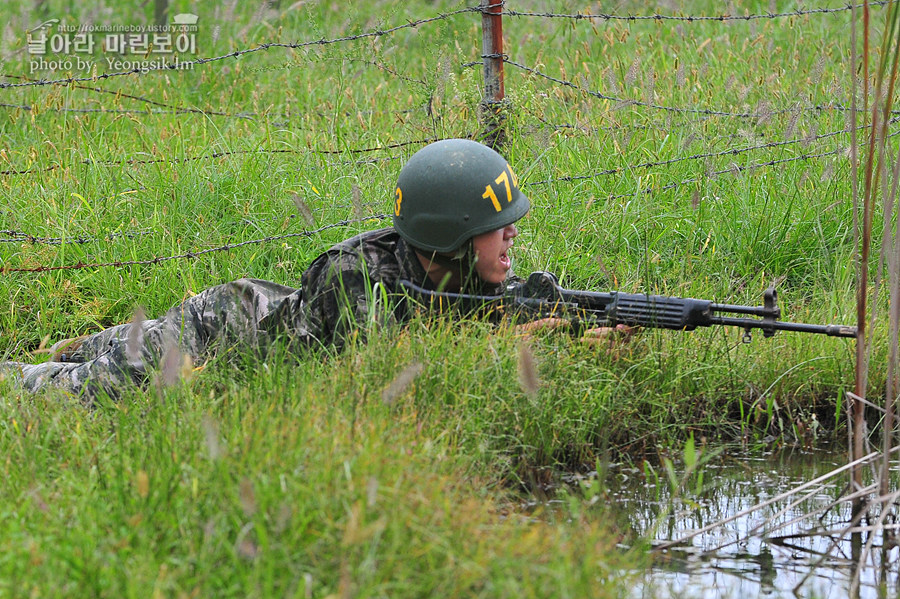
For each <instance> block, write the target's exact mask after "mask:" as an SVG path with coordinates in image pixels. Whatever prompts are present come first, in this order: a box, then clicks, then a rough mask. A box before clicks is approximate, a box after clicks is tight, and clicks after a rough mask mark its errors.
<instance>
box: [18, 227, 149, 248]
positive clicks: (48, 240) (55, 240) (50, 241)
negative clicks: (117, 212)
mask: <svg viewBox="0 0 900 599" xmlns="http://www.w3.org/2000/svg"><path fill="white" fill-rule="evenodd" d="M152 233H153V231H152V230H150V229H142V230H140V231H123V232H120V233H110V234H108V235H103V236H101V237H85V236H83V235H78V236H75V237H41V236H38V235H32V234H30V233H26V232H24V231H16V230H14V229H3V230H0V235H5V236H6V237H7V239H0V243H30V244H33V245H64V244H67V243H73V244H76V245H83V244H88V243H97V242H99V241H114V240H116V239H123V238H125V239H137V238H138V237H143V236H145V235H151V234H152Z"/></svg>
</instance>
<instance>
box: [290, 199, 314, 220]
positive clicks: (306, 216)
mask: <svg viewBox="0 0 900 599" xmlns="http://www.w3.org/2000/svg"><path fill="white" fill-rule="evenodd" d="M291 199H292V200H293V201H294V206H296V207H297V214H298V215H299V216H300V218H302V219H303V222H305V223H306V226H308V227H310V228H313V227H315V226H316V219H315V217H314V216H313V213H312V210H310V209H309V206H308V205H307V204H306V202H304V201H303V198H301V197H300V196H299V194H297V193H295V192H291Z"/></svg>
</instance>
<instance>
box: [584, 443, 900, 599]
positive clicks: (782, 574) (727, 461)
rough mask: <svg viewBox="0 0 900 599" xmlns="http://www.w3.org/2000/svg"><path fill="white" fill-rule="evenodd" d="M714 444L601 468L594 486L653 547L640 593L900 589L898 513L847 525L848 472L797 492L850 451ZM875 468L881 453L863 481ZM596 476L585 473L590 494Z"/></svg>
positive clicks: (623, 523) (831, 594)
mask: <svg viewBox="0 0 900 599" xmlns="http://www.w3.org/2000/svg"><path fill="white" fill-rule="evenodd" d="M713 453H716V452H714V451H710V450H705V451H704V452H703V453H701V454H700V455H699V456H698V454H697V452H693V455H691V453H690V452H689V453H687V454H685V455H679V456H677V457H676V456H673V458H672V459H671V461H670V463H671V466H672V467H671V468H667V467H666V464H665V462H656V463H653V464H651V463H647V464H641V465H639V466H634V465H630V466H623V465H617V466H616V465H614V466H610V467H609V468H608V469H606V471H605V472H603V473H601V475H600V476H599V479H601V480H604V481H605V483H603V484H597V485H596V487H595V489H602V491H601V497H602V500H603V501H604V503H606V504H607V505H611V506H612V507H613V513H614V515H615V518H616V520H617V521H618V523H619V526H620V528H622V529H623V530H626V531H630V532H631V533H633V534H634V535H637V536H641V537H645V538H649V539H652V540H653V544H654V545H655V546H656V547H657V550H656V551H655V552H654V553H655V555H656V557H657V559H656V562H655V566H654V568H653V569H652V571H651V572H650V574H649V575H648V576H647V577H646V579H645V580H644V582H643V583H642V584H639V585H638V586H637V587H636V588H635V590H634V592H633V594H632V596H633V597H704V598H705V597H716V598H719V597H742V598H743V597H822V598H829V599H830V598H838V597H850V596H858V597H865V598H869V597H872V598H874V597H882V596H888V597H896V596H898V591H900V584H898V570H900V565H898V562H900V549H898V548H896V547H893V546H892V545H891V541H890V540H889V539H887V540H886V537H885V534H884V531H885V530H889V529H890V527H891V526H893V525H894V522H893V521H892V520H891V519H886V520H885V521H882V522H879V521H877V516H876V518H872V517H870V518H869V519H867V520H866V519H864V520H862V521H861V522H858V523H856V525H855V529H860V530H859V531H858V532H855V533H848V532H846V530H847V528H848V526H850V525H851V520H852V515H853V509H852V504H851V503H850V502H842V503H838V504H835V501H836V500H838V499H840V498H842V497H845V496H846V495H847V494H848V493H849V486H848V484H849V476H848V474H847V473H846V472H845V473H842V474H839V475H837V476H834V477H832V478H828V479H826V480H822V481H821V482H817V483H815V484H811V485H808V486H807V487H806V488H805V489H804V490H803V492H801V493H796V494H790V491H792V490H794V489H796V488H797V487H799V486H800V485H802V484H804V483H810V481H815V480H816V479H817V478H821V477H822V476H823V475H825V474H827V473H829V472H831V471H833V470H835V469H837V468H839V467H841V466H844V465H846V463H847V461H848V460H847V457H846V453H845V452H844V451H842V450H816V451H812V450H800V449H793V450H792V449H782V450H779V451H756V452H748V451H733V450H727V449H724V450H719V452H718V455H716V456H714V457H712V458H708V457H707V456H710V455H712V454H713ZM685 458H687V459H685ZM706 460H708V461H706ZM704 461H706V463H703V462H704ZM873 466H874V467H880V462H879V463H877V464H873V465H872V466H867V467H866V468H865V469H864V473H865V480H864V483H869V482H872V481H874V477H873V474H874V472H875V470H874V469H873ZM895 469H896V466H895ZM893 478H894V482H893V483H892V485H891V488H893V489H896V488H898V485H897V484H896V481H897V476H896V472H894V474H893ZM590 484H591V479H590V478H588V479H587V480H584V481H582V485H583V486H585V487H586V488H588V493H590ZM784 495H787V496H784ZM780 496H784V497H780ZM773 500H774V501H773ZM766 502H771V503H770V504H769V505H765V506H764V507H760V508H758V509H754V508H755V507H756V506H760V505H761V504H765V503H766ZM726 520H727V521H726ZM887 536H888V537H890V533H889V534H888V535H887ZM867 543H870V544H871V545H870V546H869V547H868V548H867ZM860 564H862V566H860Z"/></svg>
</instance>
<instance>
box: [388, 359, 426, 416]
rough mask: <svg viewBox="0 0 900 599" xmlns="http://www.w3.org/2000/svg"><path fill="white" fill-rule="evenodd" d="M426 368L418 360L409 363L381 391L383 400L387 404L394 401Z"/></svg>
mask: <svg viewBox="0 0 900 599" xmlns="http://www.w3.org/2000/svg"><path fill="white" fill-rule="evenodd" d="M424 368H425V367H424V365H423V364H422V363H421V362H418V361H415V362H411V363H410V364H407V365H406V367H404V368H403V370H401V371H400V372H399V373H398V374H397V376H395V377H394V380H392V381H391V382H390V384H389V385H388V386H387V387H385V388H384V390H383V391H382V392H381V401H383V402H384V403H385V404H386V405H391V404H392V403H394V402H395V401H396V400H397V398H398V397H400V396H401V395H403V393H404V392H406V390H407V389H408V388H409V386H410V385H411V384H412V383H413V381H415V380H416V378H417V377H418V376H419V375H420V374H422V370H424Z"/></svg>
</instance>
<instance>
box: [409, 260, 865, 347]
mask: <svg viewBox="0 0 900 599" xmlns="http://www.w3.org/2000/svg"><path fill="white" fill-rule="evenodd" d="M400 287H401V290H402V291H403V292H404V293H406V294H407V295H409V296H411V297H413V298H414V299H417V300H418V301H422V300H428V301H429V302H430V304H431V307H432V308H437V309H439V310H443V309H455V310H458V311H462V312H466V313H491V314H521V315H524V316H526V317H528V318H545V317H559V318H568V319H574V320H577V321H579V322H580V323H582V324H583V325H584V326H594V327H599V326H609V327H614V326H616V325H619V324H623V325H627V326H633V327H649V328H661V329H671V330H679V331H692V330H694V329H696V328H698V327H710V326H736V327H741V328H743V329H744V340H745V341H749V340H750V337H751V331H752V330H753V329H760V330H762V332H763V335H764V336H765V337H771V336H772V335H774V334H775V332H776V331H795V332H800V333H815V334H821V335H828V336H831V337H846V338H854V337H856V327H854V326H848V325H838V324H826V325H819V324H806V323H797V322H783V321H781V320H779V318H781V310H780V308H779V307H778V301H777V299H778V296H777V292H776V291H775V288H774V287H769V288H768V289H767V290H766V292H765V295H764V302H763V305H762V306H741V305H732V304H718V303H715V302H712V301H710V300H704V299H693V298H681V297H672V296H665V295H646V294H641V293H623V292H620V291H606V292H597V291H581V290H572V289H565V288H563V287H561V286H560V285H559V282H558V280H557V278H556V276H555V275H553V274H552V273H549V272H542V271H538V272H534V273H532V274H531V275H530V276H529V277H528V280H527V281H526V282H525V283H524V284H521V285H514V286H511V287H510V288H509V290H508V292H507V293H506V294H503V295H469V294H462V293H447V292H438V291H429V290H427V289H424V288H422V287H419V286H418V285H415V284H413V283H410V282H409V281H401V282H400ZM734 314H740V315H742V316H733V315H734ZM754 317H755V318H754Z"/></svg>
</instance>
